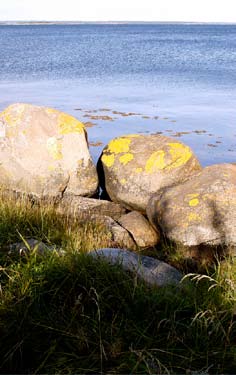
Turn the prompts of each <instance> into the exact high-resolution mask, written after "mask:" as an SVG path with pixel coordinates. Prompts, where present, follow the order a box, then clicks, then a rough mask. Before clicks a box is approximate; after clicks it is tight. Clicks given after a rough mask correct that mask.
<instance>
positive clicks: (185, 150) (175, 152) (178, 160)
mask: <svg viewBox="0 0 236 375" xmlns="http://www.w3.org/2000/svg"><path fill="white" fill-rule="evenodd" d="M168 146H169V148H170V149H169V153H170V155H171V157H172V163H171V165H169V166H168V169H169V170H170V169H173V168H178V167H181V166H183V165H184V164H186V163H187V161H188V160H189V159H190V158H191V157H192V152H191V150H190V148H189V147H188V146H185V145H183V144H182V143H168Z"/></svg>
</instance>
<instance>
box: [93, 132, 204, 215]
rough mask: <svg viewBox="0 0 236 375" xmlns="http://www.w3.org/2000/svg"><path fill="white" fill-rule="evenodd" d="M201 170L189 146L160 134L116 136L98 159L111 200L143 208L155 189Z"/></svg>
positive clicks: (100, 171) (102, 180)
mask: <svg viewBox="0 0 236 375" xmlns="http://www.w3.org/2000/svg"><path fill="white" fill-rule="evenodd" d="M199 170H201V167H200V164H199V162H198V160H197V159H196V157H195V156H194V154H193V152H192V151H191V149H190V148H189V147H188V146H186V145H184V144H183V143H180V142H178V141H176V140H175V139H172V138H169V137H165V136H161V135H135V134H134V135H127V136H123V137H120V138H115V139H113V140H112V141H111V142H110V143H109V144H108V145H107V146H106V147H105V148H104V150H103V152H102V155H101V158H100V160H99V162H98V171H99V173H100V176H103V178H102V177H101V184H102V187H103V189H105V190H106V192H107V194H108V195H109V197H110V198H111V200H112V201H114V202H120V203H121V204H123V205H124V206H125V207H127V208H129V209H135V210H137V211H142V212H145V209H146V206H147V203H148V200H149V198H150V197H151V196H152V194H153V193H156V192H158V191H159V190H160V189H161V188H163V187H166V186H170V185H173V184H176V183H179V182H181V181H184V180H186V179H188V178H189V177H191V176H193V175H194V174H196V173H197V172H198V171H199Z"/></svg>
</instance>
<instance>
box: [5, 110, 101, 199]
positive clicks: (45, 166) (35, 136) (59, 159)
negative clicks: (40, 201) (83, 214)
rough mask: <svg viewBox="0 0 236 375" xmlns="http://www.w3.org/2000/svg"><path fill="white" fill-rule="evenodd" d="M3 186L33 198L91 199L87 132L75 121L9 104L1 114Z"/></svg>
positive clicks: (93, 189) (91, 171) (94, 178)
mask: <svg viewBox="0 0 236 375" xmlns="http://www.w3.org/2000/svg"><path fill="white" fill-rule="evenodd" d="M0 158H1V165H0V176H1V186H2V187H4V188H7V189H9V190H14V191H16V192H19V193H24V194H31V195H33V196H35V197H37V198H45V197H46V198H55V197H61V196H62V194H63V192H64V191H67V193H70V194H75V195H82V196H92V195H93V194H94V193H95V192H96V190H97V187H98V177H97V173H96V168H95V166H94V164H93V162H92V159H91V156H90V154H89V150H88V144H87V133H86V130H85V128H84V126H83V124H82V123H81V122H79V121H78V120H77V119H76V118H74V117H72V116H70V115H68V114H66V113H63V112H60V111H58V110H55V109H52V108H46V107H38V106H34V105H30V104H12V105H10V106H9V107H7V108H6V109H5V110H4V111H3V112H1V113H0Z"/></svg>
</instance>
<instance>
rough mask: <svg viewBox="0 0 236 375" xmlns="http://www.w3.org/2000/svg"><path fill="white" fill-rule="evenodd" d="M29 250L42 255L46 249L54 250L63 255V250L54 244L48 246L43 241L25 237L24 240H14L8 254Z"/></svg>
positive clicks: (22, 253) (25, 252)
mask: <svg viewBox="0 0 236 375" xmlns="http://www.w3.org/2000/svg"><path fill="white" fill-rule="evenodd" d="M31 251H36V253H37V254H39V255H43V254H45V252H48V251H56V252H57V253H58V254H59V255H64V254H65V251H63V250H62V249H58V248H57V247H56V246H55V245H53V246H51V245H50V246H49V245H46V244H45V243H44V242H42V241H39V240H36V239H34V238H29V239H26V240H25V242H24V241H21V242H16V243H13V244H11V245H10V246H9V252H8V253H9V255H10V254H19V255H25V254H29V253H30V252H31Z"/></svg>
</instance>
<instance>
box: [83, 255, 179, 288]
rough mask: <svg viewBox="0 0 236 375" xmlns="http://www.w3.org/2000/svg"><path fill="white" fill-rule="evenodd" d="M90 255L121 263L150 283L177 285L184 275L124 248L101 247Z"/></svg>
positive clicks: (159, 285) (163, 263) (127, 269)
mask: <svg viewBox="0 0 236 375" xmlns="http://www.w3.org/2000/svg"><path fill="white" fill-rule="evenodd" d="M89 255H91V256H93V257H98V258H102V259H106V260H107V261H108V262H109V263H110V264H120V265H121V266H122V267H123V269H124V270H125V271H130V272H132V273H135V274H137V276H138V277H139V278H140V279H142V280H144V281H145V282H146V283H148V284H149V285H155V286H158V287H162V286H166V285H171V284H173V285H176V284H179V282H180V281H181V279H182V277H183V275H182V274H181V273H180V272H179V271H178V270H177V269H175V268H174V267H172V266H170V265H169V264H167V263H165V262H162V261H160V260H157V259H154V258H151V257H148V256H140V255H138V254H136V253H134V252H131V251H127V250H123V249H112V248H106V249H99V250H96V251H92V252H90V253H89Z"/></svg>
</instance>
